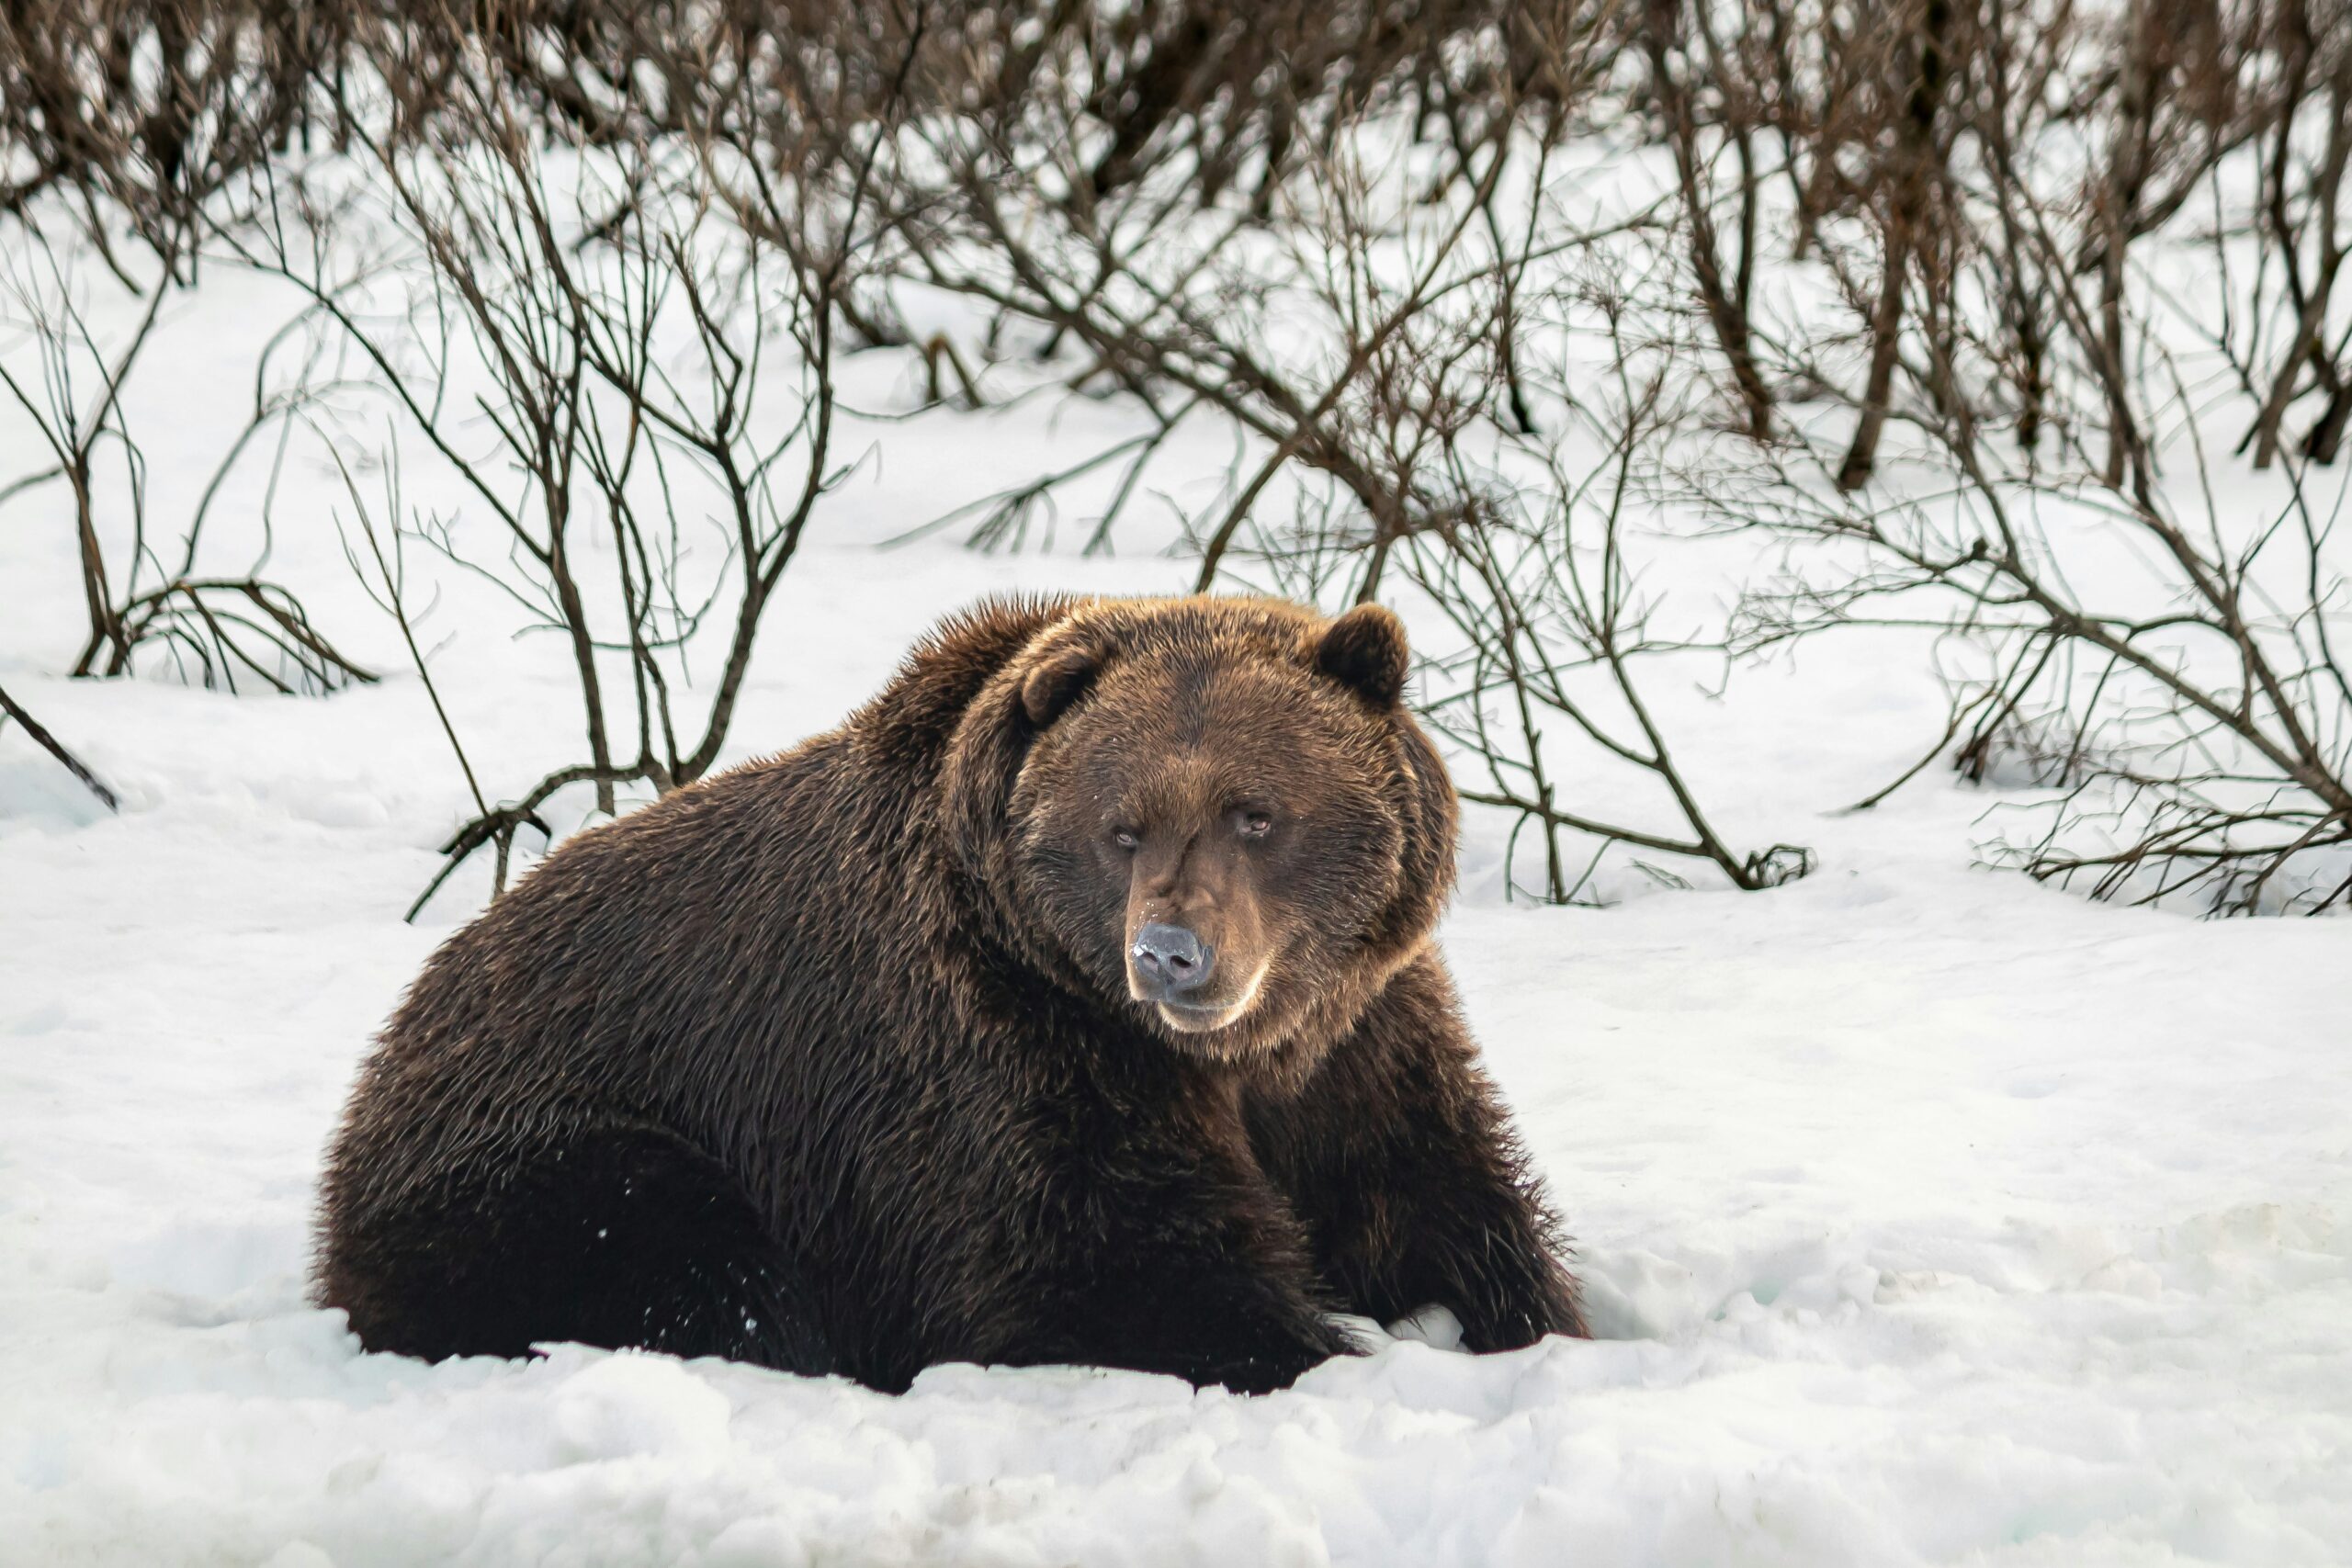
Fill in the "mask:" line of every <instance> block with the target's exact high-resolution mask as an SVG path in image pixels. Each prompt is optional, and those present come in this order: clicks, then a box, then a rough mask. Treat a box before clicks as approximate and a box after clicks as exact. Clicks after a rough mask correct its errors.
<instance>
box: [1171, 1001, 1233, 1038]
mask: <svg viewBox="0 0 2352 1568" xmlns="http://www.w3.org/2000/svg"><path fill="white" fill-rule="evenodd" d="M1152 1010H1153V1011H1154V1012H1157V1013H1158V1014H1159V1021H1160V1022H1162V1023H1164V1024H1166V1025H1167V1026H1168V1027H1169V1028H1170V1029H1172V1030H1174V1031H1175V1032H1177V1033H1179V1034H1214V1033H1216V1032H1217V1031H1218V1030H1220V1029H1223V1028H1225V1027H1226V1026H1227V1025H1228V1024H1232V1023H1238V1022H1239V1021H1241V1016H1242V1014H1244V1013H1246V1012H1248V1011H1249V1010H1250V1009H1249V1006H1248V1004H1246V1003H1237V1004H1236V1005H1234V1006H1232V1007H1223V1008H1179V1007H1170V1006H1169V1005H1168V1004H1167V1003H1166V1002H1155V1003H1153V1004H1152Z"/></svg>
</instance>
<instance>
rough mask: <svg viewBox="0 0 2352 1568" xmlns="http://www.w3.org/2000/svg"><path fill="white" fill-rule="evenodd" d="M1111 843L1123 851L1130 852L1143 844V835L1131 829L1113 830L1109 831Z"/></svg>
mask: <svg viewBox="0 0 2352 1568" xmlns="http://www.w3.org/2000/svg"><path fill="white" fill-rule="evenodd" d="M1111 841H1112V842H1113V843H1114V844H1116V845H1118V846H1119V847H1120V848H1121V849H1123V850H1132V849H1134V848H1135V847H1136V845H1137V844H1140V843H1142V842H1143V835H1142V834H1140V833H1138V832H1136V830H1135V829H1133V828H1114V829H1111Z"/></svg>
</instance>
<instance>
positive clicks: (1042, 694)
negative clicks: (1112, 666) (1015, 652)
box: [1021, 639, 1103, 729]
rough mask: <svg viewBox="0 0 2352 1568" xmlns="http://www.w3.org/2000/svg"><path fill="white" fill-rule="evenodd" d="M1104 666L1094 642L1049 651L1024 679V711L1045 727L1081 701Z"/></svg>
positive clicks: (1022, 685)
mask: <svg viewBox="0 0 2352 1568" xmlns="http://www.w3.org/2000/svg"><path fill="white" fill-rule="evenodd" d="M1102 666H1103V654H1102V650H1101V649H1099V648H1097V647H1096V646H1094V644H1093V642H1092V641H1091V639H1089V640H1087V641H1082V642H1073V643H1069V644H1067V645H1065V646H1063V647H1061V648H1057V649H1051V650H1049V651H1048V652H1046V653H1045V654H1043V655H1042V656H1041V657H1039V659H1038V660H1037V662H1036V663H1035V665H1034V666H1032V667H1031V669H1030V671H1029V673H1028V674H1027V675H1025V676H1024V677H1023V678H1022V682H1021V711H1022V712H1023V713H1025V714H1027V715H1028V716H1029V722H1030V723H1031V724H1034V725H1035V726H1036V727H1037V728H1039V729H1043V728H1046V726H1047V725H1049V724H1051V723H1053V722H1054V720H1055V719H1057V718H1059V717H1060V716H1061V715H1062V711H1063V710H1064V709H1065V708H1067V707H1069V705H1070V704H1072V703H1074V702H1076V701H1078V699H1079V695H1080V694H1081V693H1083V692H1084V691H1085V690H1086V688H1087V686H1088V685H1089V684H1090V683H1091V682H1092V681H1093V679H1094V675H1095V671H1098V670H1100V669H1101V668H1102Z"/></svg>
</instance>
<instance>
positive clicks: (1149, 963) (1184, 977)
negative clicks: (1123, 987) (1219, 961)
mask: <svg viewBox="0 0 2352 1568" xmlns="http://www.w3.org/2000/svg"><path fill="white" fill-rule="evenodd" d="M1128 956H1129V957H1130V958H1132V959H1134V961H1135V969H1136V976H1137V978H1138V979H1140V980H1141V981H1142V982H1143V987H1144V989H1145V990H1146V991H1147V992H1148V993H1150V994H1149V995H1148V997H1147V998H1145V999H1147V1000H1149V1001H1182V999H1183V998H1185V997H1186V996H1187V995H1189V994H1190V993H1192V992H1193V991H1196V990H1198V989H1199V988H1200V987H1201V985H1202V983H1203V982H1204V981H1205V980H1207V979H1208V977H1209V971H1210V970H1211V969H1212V968H1214V967H1216V951H1215V950H1214V949H1213V948H1211V947H1210V946H1209V945H1208V943H1206V942H1203V941H1202V940H1201V939H1200V938H1199V937H1197V936H1194V935H1193V933H1192V932H1191V931H1186V930H1185V929H1184V928H1183V927H1182V926H1171V925H1169V924H1168V923H1166V922H1165V921H1162V920H1154V921H1153V922H1152V923H1151V924H1149V925H1148V926H1146V927H1144V928H1143V930H1141V931H1137V932H1136V941H1135V945H1134V946H1133V947H1132V948H1130V949H1128Z"/></svg>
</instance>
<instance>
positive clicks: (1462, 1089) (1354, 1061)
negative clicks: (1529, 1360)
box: [1250, 953, 1585, 1351]
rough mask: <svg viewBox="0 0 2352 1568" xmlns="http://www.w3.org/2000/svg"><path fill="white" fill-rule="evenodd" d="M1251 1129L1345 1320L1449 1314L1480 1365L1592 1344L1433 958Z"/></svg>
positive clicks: (1521, 1157)
mask: <svg viewBox="0 0 2352 1568" xmlns="http://www.w3.org/2000/svg"><path fill="white" fill-rule="evenodd" d="M1250 1137H1251V1142H1252V1145H1253V1146H1254V1147H1255V1149H1256V1152H1257V1155H1258V1157H1259V1159H1260V1160H1261V1162H1262V1163H1263V1165H1264V1167H1265V1169H1266V1171H1267V1174H1268V1175H1269V1176H1271V1177H1272V1179H1273V1180H1274V1182H1275V1184H1276V1185H1277V1186H1278V1187H1279V1188H1281V1190H1283V1192H1284V1193H1285V1194H1286V1195H1287V1196H1288V1198H1289V1200H1290V1201H1291V1204H1292V1206H1293V1207H1294V1209H1295V1211H1296V1213H1298V1215H1299V1217H1300V1219H1301V1220H1302V1221H1303V1222H1304V1223H1305V1224H1306V1226H1307V1228H1308V1230H1309V1233H1310V1235H1311V1236H1312V1238H1313V1240H1312V1246H1313V1248H1314V1254H1315V1258H1316V1264H1317V1269H1318V1271H1319V1273H1320V1275H1321V1278H1322V1280H1323V1281H1324V1283H1325V1284H1326V1285H1327V1286H1328V1287H1329V1289H1330V1290H1331V1291H1332V1292H1333V1293H1335V1294H1336V1295H1337V1296H1338V1297H1339V1299H1340V1304H1341V1305H1342V1306H1343V1307H1345V1308H1346V1309H1347V1310H1349V1311H1352V1312H1359V1313H1363V1314H1365V1315H1367V1316H1370V1317H1374V1318H1377V1319H1378V1320H1380V1321H1381V1322H1383V1323H1388V1322H1393V1321H1395V1320H1396V1319H1397V1318H1399V1317H1402V1316H1405V1315H1406V1314H1409V1313H1412V1312H1414V1311H1417V1310H1418V1309H1419V1308H1421V1307H1424V1306H1428V1305H1430V1304H1432V1303H1434V1304H1437V1305H1440V1306H1443V1307H1446V1308H1448V1309H1449V1310H1451V1311H1452V1312H1453V1314H1454V1315H1455V1316H1456V1317H1457V1318H1459V1319H1460V1320H1461V1322H1462V1327H1463V1342H1464V1345H1465V1346H1467V1347H1468V1348H1470V1349H1472V1350H1477V1351H1487V1350H1507V1349H1516V1348H1519V1347H1521V1346H1523V1345H1531V1344H1532V1343H1534V1342H1535V1341H1536V1340H1538V1339H1540V1338H1542V1337H1544V1336H1545V1335H1547V1334H1569V1335H1577V1336H1581V1335H1582V1334H1583V1333H1584V1332H1585V1329H1584V1323H1583V1319H1582V1317H1581V1316H1580V1314H1578V1312H1577V1303H1576V1292H1575V1286H1574V1283H1573V1282H1572V1281H1571V1280H1570V1279H1569V1277H1568V1274H1567V1271H1566V1269H1565V1268H1564V1267H1562V1265H1561V1262H1560V1259H1559V1250H1560V1238H1559V1235H1558V1233H1557V1228H1556V1224H1555V1221H1554V1220H1553V1218H1552V1216H1551V1213H1550V1212H1549V1211H1548V1209H1547V1208H1546V1207H1545V1204H1544V1194H1543V1190H1542V1187H1541V1184H1540V1183H1539V1182H1538V1181H1537V1179H1535V1177H1534V1175H1533V1173H1532V1171H1531V1170H1530V1169H1529V1168H1528V1162H1527V1156H1526V1155H1525V1153H1524V1151H1522V1150H1521V1147H1520V1145H1519V1141H1518V1139H1517V1138H1516V1136H1514V1135H1513V1134H1512V1132H1511V1128H1510V1122H1509V1119H1508V1117H1507V1116H1506V1115H1505V1113H1504V1111H1503V1108H1502V1105H1501V1103H1500V1101H1499V1100H1498V1097H1497V1095H1496V1093H1495V1089H1494V1086H1493V1084H1492V1083H1491V1082H1489V1081H1488V1079H1487V1076H1486V1074H1485V1072H1484V1071H1483V1070H1481V1068H1480V1067H1479V1066H1478V1061H1477V1051H1476V1046H1475V1045H1473V1044H1472V1043H1471V1041H1470V1037H1469V1033H1468V1032H1467V1031H1466V1030H1465V1029H1464V1026H1463V1023H1462V1021H1461V1016H1460V1013H1459V1012H1458V1010H1457V1009H1456V1006H1455V1002H1454V998H1453V985H1452V983H1451V981H1450V980H1449V979H1448V978H1447V976H1446V974H1445V971H1444V969H1443V967H1442V964H1440V962H1439V960H1438V959H1437V957H1436V956H1435V955H1434V954H1433V953H1430V954H1425V955H1423V956H1422V957H1421V958H1419V959H1418V960H1416V961H1415V962H1414V963H1413V964H1411V965H1410V966H1408V968H1407V969H1406V970H1404V971H1403V972H1402V973H1401V974H1399V975H1398V976H1397V979H1396V980H1395V981H1393V982H1392V983H1391V984H1390V986H1389V987H1388V989H1387V991H1386V992H1385V994H1384V995H1383V996H1382V997H1381V998H1380V999H1379V1000H1378V1001H1377V1002H1375V1003H1374V1005H1373V1007H1372V1009H1371V1010H1370V1011H1369V1012H1368V1013H1367V1015H1366V1016H1365V1018H1364V1020H1363V1022H1362V1023H1361V1024H1359V1025H1358V1027H1357V1028H1356V1030H1355V1032H1353V1033H1352V1034H1351V1036H1350V1037H1349V1038H1348V1039H1346V1040H1344V1041H1341V1042H1340V1043H1339V1044H1338V1045H1336V1046H1335V1047H1333V1049H1332V1051H1331V1053H1330V1055H1329V1056H1328V1057H1327V1058H1326V1059H1325V1060H1324V1062H1323V1063H1322V1065H1321V1066H1319V1067H1318V1068H1317V1071H1316V1074H1315V1076H1314V1077H1313V1078H1312V1079H1310V1080H1309V1082H1308V1083H1307V1084H1306V1087H1305V1088H1304V1089H1301V1090H1300V1091H1299V1092H1298V1093H1297V1094H1296V1095H1295V1096H1293V1097H1289V1098H1276V1097H1272V1096H1265V1097H1260V1098H1258V1099H1256V1100H1253V1101H1252V1102H1251V1105H1250Z"/></svg>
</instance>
